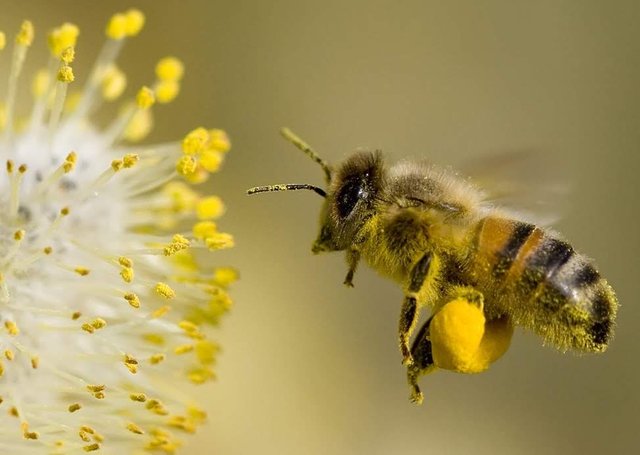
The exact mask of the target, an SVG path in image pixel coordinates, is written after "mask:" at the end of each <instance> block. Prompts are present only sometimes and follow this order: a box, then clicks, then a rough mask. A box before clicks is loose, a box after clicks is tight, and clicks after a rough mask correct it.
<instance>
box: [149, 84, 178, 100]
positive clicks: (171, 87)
mask: <svg viewBox="0 0 640 455" xmlns="http://www.w3.org/2000/svg"><path fill="white" fill-rule="evenodd" d="M155 89H156V98H157V100H158V103H160V104H166V103H170V102H171V101H173V100H174V99H176V97H177V96H178V94H179V93H180V83H179V82H177V81H161V82H160V83H158V85H156V87H155Z"/></svg>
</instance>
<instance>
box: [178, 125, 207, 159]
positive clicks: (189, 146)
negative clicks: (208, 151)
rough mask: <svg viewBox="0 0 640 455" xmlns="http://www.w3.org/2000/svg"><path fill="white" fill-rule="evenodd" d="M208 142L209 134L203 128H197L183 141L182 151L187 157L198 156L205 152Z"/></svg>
mask: <svg viewBox="0 0 640 455" xmlns="http://www.w3.org/2000/svg"><path fill="white" fill-rule="evenodd" d="M208 141H209V132H208V131H207V130H206V129H205V128H202V127H199V128H196V129H195V130H192V131H190V132H188V133H187V135H186V136H185V137H184V139H182V151H183V152H184V153H185V154H187V155H198V154H200V153H202V152H203V151H204V150H205V148H206V146H207V142H208Z"/></svg>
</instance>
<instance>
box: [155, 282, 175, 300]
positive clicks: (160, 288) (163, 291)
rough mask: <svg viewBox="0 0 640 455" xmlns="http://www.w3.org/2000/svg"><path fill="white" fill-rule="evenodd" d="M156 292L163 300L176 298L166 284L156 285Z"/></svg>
mask: <svg viewBox="0 0 640 455" xmlns="http://www.w3.org/2000/svg"><path fill="white" fill-rule="evenodd" d="M156 292H157V293H158V294H160V295H161V296H162V297H164V298H165V299H172V298H174V297H175V296H176V292H175V291H174V290H173V289H171V287H169V285H168V284H166V283H158V284H156Z"/></svg>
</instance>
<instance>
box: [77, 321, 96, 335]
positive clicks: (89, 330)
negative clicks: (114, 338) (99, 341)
mask: <svg viewBox="0 0 640 455" xmlns="http://www.w3.org/2000/svg"><path fill="white" fill-rule="evenodd" d="M80 327H81V328H82V330H84V331H85V332H87V333H93V332H95V331H96V329H94V328H93V326H92V325H91V324H89V323H88V322H85V323H84V324H82V325H81V326H80Z"/></svg>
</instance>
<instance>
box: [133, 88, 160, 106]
mask: <svg viewBox="0 0 640 455" xmlns="http://www.w3.org/2000/svg"><path fill="white" fill-rule="evenodd" d="M155 100H156V99H155V96H154V94H153V90H151V89H150V88H149V87H147V86H143V87H142V88H141V89H140V90H139V91H138V94H137V95H136V104H137V105H138V108H140V109H149V108H150V107H151V106H153V103H154V102H155Z"/></svg>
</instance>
